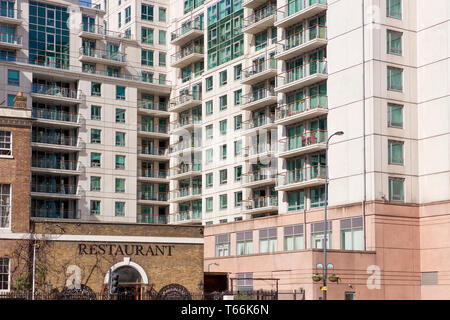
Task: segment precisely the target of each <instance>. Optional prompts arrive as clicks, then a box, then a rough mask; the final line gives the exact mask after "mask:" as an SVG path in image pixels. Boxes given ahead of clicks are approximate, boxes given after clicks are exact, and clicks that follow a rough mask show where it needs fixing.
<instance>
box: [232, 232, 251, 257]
mask: <svg viewBox="0 0 450 320" xmlns="http://www.w3.org/2000/svg"><path fill="white" fill-rule="evenodd" d="M252 253H253V231H251V230H249V231H242V232H237V233H236V255H238V256H240V255H244V254H252Z"/></svg>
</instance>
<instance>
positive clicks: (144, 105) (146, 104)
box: [138, 100, 167, 111]
mask: <svg viewBox="0 0 450 320" xmlns="http://www.w3.org/2000/svg"><path fill="white" fill-rule="evenodd" d="M138 108H141V109H145V110H155V111H167V104H165V103H154V102H153V101H143V100H138Z"/></svg>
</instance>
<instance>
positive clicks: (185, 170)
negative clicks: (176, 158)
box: [170, 163, 202, 180]
mask: <svg viewBox="0 0 450 320" xmlns="http://www.w3.org/2000/svg"><path fill="white" fill-rule="evenodd" d="M201 175H202V165H201V164H200V163H197V164H191V163H182V164H179V165H177V166H175V167H172V168H170V179H172V180H179V179H185V178H190V177H195V176H201Z"/></svg>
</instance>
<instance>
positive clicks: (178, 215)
mask: <svg viewBox="0 0 450 320" xmlns="http://www.w3.org/2000/svg"><path fill="white" fill-rule="evenodd" d="M169 223H170V224H201V223H202V212H201V211H180V212H175V213H172V214H171V215H170V219H169Z"/></svg>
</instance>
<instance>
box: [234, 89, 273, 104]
mask: <svg viewBox="0 0 450 320" xmlns="http://www.w3.org/2000/svg"><path fill="white" fill-rule="evenodd" d="M270 97H273V98H276V97H277V94H276V93H275V88H274V87H265V88H261V89H257V90H254V91H252V92H250V93H249V94H246V95H243V96H242V104H243V105H246V104H250V103H254V102H257V101H260V100H263V99H266V98H270Z"/></svg>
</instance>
